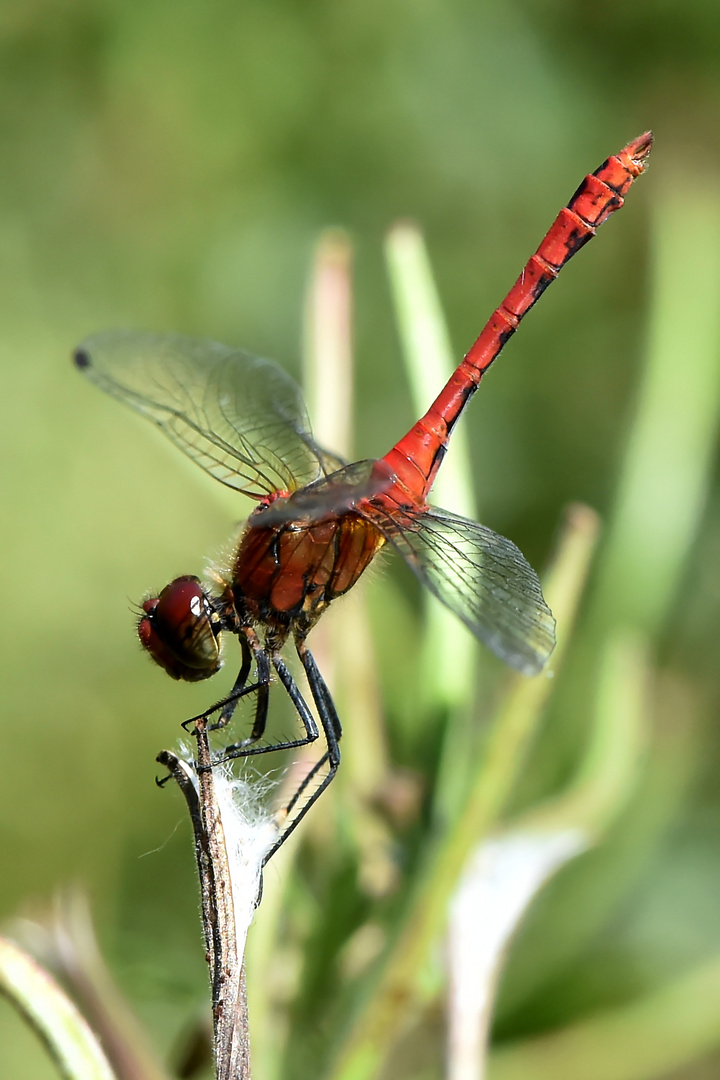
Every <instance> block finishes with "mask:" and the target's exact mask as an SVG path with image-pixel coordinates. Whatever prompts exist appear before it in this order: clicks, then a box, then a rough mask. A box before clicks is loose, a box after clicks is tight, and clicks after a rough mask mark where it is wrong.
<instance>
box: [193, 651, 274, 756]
mask: <svg viewBox="0 0 720 1080" xmlns="http://www.w3.org/2000/svg"><path fill="white" fill-rule="evenodd" d="M239 641H240V647H241V649H242V658H243V659H242V665H241V667H240V671H239V672H238V676H237V678H236V680H235V683H234V684H233V688H232V690H231V691H230V693H229V694H228V696H227V697H224V698H222V700H221V701H218V702H216V704H215V705H213V706H211V707H210V708H209V709H206V710H205V711H204V712H202V713H199V714H198V715H197V716H191V717H190V719H189V720H184V721H183V724H182V726H183V727H184V728H185V729H186V730H187V729H188V728H189V727H190V726H191V725H192V724H194V723H195V722H196V721H197V720H204V719H207V717H208V716H212V714H213V713H215V712H220V716H219V717H218V719H217V721H216V722H215V723H214V724H211V725H210V726H209V728H208V730H209V731H217V730H218V729H219V728H224V727H226V726H227V725H228V724H229V723H230V721H231V720H232V717H233V714H234V712H235V709H236V708H237V705H238V702H239V701H240V699H241V698H243V697H246V696H247V695H248V694H254V693H257V704H256V707H255V720H254V722H253V726H252V731H251V732H250V735H249V737H248V738H247V739H245V740H244V741H243V742H242V743H237V746H243V745H250V744H251V743H254V742H257V740H258V739H261V738H262V736H263V735H264V733H265V725H266V724H267V715H268V704H269V694H270V664H269V663H268V658H267V654H266V652H265V650H264V649H262V648H261V647H260V645H259V644H258V645H257V647H255V648H253V649H252V650H251V647H250V645H249V644H248V642H247V641H246V640H245V638H244V637H240V638H239ZM253 656H254V658H255V662H256V664H257V676H258V679H257V682H254V683H251V684H250V685H249V686H248V685H246V683H247V678H248V675H249V674H250V668H251V666H252V661H253Z"/></svg>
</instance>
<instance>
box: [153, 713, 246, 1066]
mask: <svg viewBox="0 0 720 1080" xmlns="http://www.w3.org/2000/svg"><path fill="white" fill-rule="evenodd" d="M195 738H196V740H197V770H195V769H193V768H192V767H191V766H190V765H188V763H187V762H185V761H183V760H182V759H181V758H179V757H177V755H176V754H173V753H171V752H170V751H169V750H163V751H162V752H161V753H160V754H158V757H157V760H158V761H159V762H160V764H162V765H164V766H165V767H166V768H167V769H168V771H169V773H170V775H171V776H172V777H173V779H174V780H175V781H176V782H177V784H178V786H179V788H180V790H181V791H182V793H183V795H184V797H185V801H186V803H187V806H188V810H189V811H190V818H191V820H192V825H193V832H194V834H195V858H196V860H197V866H198V874H199V877H200V894H201V900H202V921H203V930H204V933H205V943H206V947H207V954H206V955H207V961H208V966H209V968H210V985H211V988H212V1016H213V1032H214V1042H215V1070H216V1077H217V1080H250V1040H249V1034H248V1013H247V995H246V990H245V970H244V966H243V962H242V957H241V956H238V949H237V936H236V931H235V912H234V907H233V892H232V883H231V879H230V868H229V864H228V856H227V848H226V845H225V833H224V830H223V825H222V817H221V814H220V808H219V805H218V800H217V794H216V791H215V780H214V776H213V770H212V760H211V756H210V746H209V743H208V737H207V730H206V723H205V721H204V720H199V721H197V723H196V726H195Z"/></svg>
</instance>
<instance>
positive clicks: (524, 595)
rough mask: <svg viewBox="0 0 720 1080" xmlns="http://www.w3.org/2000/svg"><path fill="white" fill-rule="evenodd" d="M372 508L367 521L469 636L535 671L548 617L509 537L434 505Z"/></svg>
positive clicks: (551, 640) (547, 646)
mask: <svg viewBox="0 0 720 1080" xmlns="http://www.w3.org/2000/svg"><path fill="white" fill-rule="evenodd" d="M379 502H382V500H379ZM376 506H377V504H376ZM398 509H399V508H398ZM375 510H376V507H373V515H372V520H373V522H374V523H375V525H376V526H377V527H378V528H379V529H380V531H381V532H382V533H383V535H384V536H385V537H386V538H387V539H388V540H389V541H390V543H391V544H392V545H393V546H394V547H395V548H396V549H397V551H399V552H400V554H401V555H402V557H403V558H404V559H405V561H406V563H407V564H408V566H409V567H410V569H411V570H412V571H413V572H414V573H415V575H416V576H417V577H418V578H419V579H420V581H421V582H422V583H423V585H426V586H427V587H428V589H430V591H431V592H433V593H434V594H435V596H437V598H438V599H439V600H442V602H443V603H444V604H446V605H447V607H449V608H450V610H451V611H453V612H455V614H456V615H458V616H459V617H460V618H461V619H462V621H463V622H464V623H465V625H466V626H468V627H469V628H470V630H472V632H473V633H474V634H475V636H476V637H478V638H479V639H480V640H481V641H482V642H484V644H485V645H487V646H488V648H489V649H491V650H492V652H494V653H495V655H496V656H498V657H499V658H500V659H501V660H504V661H505V663H506V664H509V665H510V666H511V667H513V668H515V669H516V670H518V671H522V672H524V673H525V674H526V675H535V674H537V673H538V672H539V671H541V670H542V668H543V666H544V665H545V663H546V661H547V659H548V657H549V656H550V653H551V652H552V651H553V649H554V647H555V620H554V618H553V616H552V612H551V611H550V608H549V607H548V606H547V604H546V603H545V600H544V598H543V595H542V590H541V588H540V582H539V580H538V576H537V574H536V573H535V571H534V570H533V568H532V567H531V566H530V564H529V563H528V561H527V559H526V558H525V556H524V555H523V554H522V552H521V551H520V550H519V549H518V548H517V547H516V546H515V544H513V543H512V541H510V540H506V539H505V537H504V536H499V535H498V534H497V533H494V532H493V531H492V529H487V528H485V526H484V525H478V524H476V523H475V522H474V521H468V520H467V519H466V518H462V517H458V516H457V515H456V514H451V513H449V512H448V511H447V510H438V509H436V508H435V507H428V508H427V509H426V510H424V511H419V512H417V513H409V512H407V511H401V512H400V513H399V514H395V513H393V512H392V511H390V512H388V511H383V510H381V511H380V516H379V517H376V516H375ZM368 516H370V515H368Z"/></svg>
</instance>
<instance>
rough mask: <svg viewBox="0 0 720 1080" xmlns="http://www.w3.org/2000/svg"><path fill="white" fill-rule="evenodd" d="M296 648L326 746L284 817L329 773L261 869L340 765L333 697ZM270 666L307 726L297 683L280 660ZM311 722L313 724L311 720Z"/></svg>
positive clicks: (306, 655) (301, 645) (312, 662)
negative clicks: (322, 771) (319, 774)
mask: <svg viewBox="0 0 720 1080" xmlns="http://www.w3.org/2000/svg"><path fill="white" fill-rule="evenodd" d="M296 644H297V651H298V656H299V657H300V660H301V662H302V665H303V667H304V669H305V674H306V675H307V680H308V685H309V687H310V692H311V694H312V697H313V701H314V702H315V707H316V709H317V713H318V716H319V718H320V723H321V724H322V729H323V734H324V735H325V742H326V744H327V750H326V751H325V753H324V754H323V755H322V757H321V758H320V759H319V761H317V762H316V763H315V764H314V765H313V767H312V769H311V770H310V772H309V773H308V774H307V776H306V777H305V778H304V779H303V781H302V783H301V784H300V787H299V788H298V790H297V791H296V792H295V794H294V795H293V797H292V799H291V800H290V802H289V803H288V804H287V806H286V807H285V813H286V814H288V815H289V814H290V813H291V812H292V811H293V810H294V808H295V807H296V806H297V805H298V802H299V801H300V799H301V798H302V796H303V794H304V793H305V792H306V791H307V790H308V788H309V786H310V784H311V783H312V782H313V780H314V779H315V778H316V777H317V775H318V773H319V772H320V771H321V770H322V769H323V768H324V767H325V766H326V765H327V766H328V771H327V773H326V775H325V776H324V777H323V778H322V780H321V782H320V783H319V784H318V786H317V787H316V788H314V790H313V791H312V792H311V793H310V795H309V797H308V799H307V801H306V802H305V803H304V804H303V806H301V807H300V810H299V812H298V814H297V815H296V816H295V817H294V818H293V820H292V821H291V822H290V824H289V825H288V826H287V827H286V828H285V830H284V832H283V833H282V835H281V836H280V837H279V838H278V839H277V840H276V842H275V843H274V844H273V846H272V847H271V848H270V851H269V852H268V853H267V855H266V856H265V858H264V859H263V866H264V865H265V864H266V863H267V862H268V860H269V859H271V858H272V856H273V855H274V854H275V852H276V851H277V850H278V848H279V847H280V846H281V845H282V844H284V843H285V841H286V840H287V838H288V836H289V835H290V833H291V832H293V831H294V829H296V828H297V826H298V825H299V823H300V822H301V821H302V819H303V818H304V817H305V815H306V814H307V812H308V810H309V809H310V807H311V806H312V805H313V804H314V803H315V802H317V800H318V799H319V798H320V796H321V795H322V793H323V791H324V790H325V788H326V787H327V786H328V785H329V784H330V782H331V780H332V779H333V777H334V776H335V773H336V772H337V770H338V765H339V764H340V746H339V742H340V737H341V735H342V728H341V726H340V720H339V718H338V714H337V710H336V709H335V704H334V702H333V700H332V697H331V696H330V691H329V690H328V687H327V684H326V682H325V680H324V679H323V677H322V675H321V674H320V670H319V668H318V666H317V664H316V663H315V659H314V657H313V655H312V653H311V652H310V651H309V650H308V649H307V648H306V646H305V643H304V642H303V641H298V642H297V643H296ZM273 665H274V667H275V670H276V671H277V673H278V675H279V676H280V679H281V680H282V682H283V685H284V686H285V689H286V690H287V692H288V695H289V697H290V699H291V701H292V703H293V705H294V706H295V708H296V709H297V710H298V714H299V716H300V718H301V719H302V721H303V723H304V724H306V718H307V719H309V720H312V714H311V713H310V710H309V709H308V706H307V703H306V701H305V699H304V698H303V696H302V694H301V693H300V690H299V688H298V685H297V683H296V682H295V680H294V679H293V677H292V675H291V674H290V672H289V671H288V669H287V668H286V666H285V664H284V663H283V661H282V660H281V659H280V657H279V656H278V657H273ZM312 722H313V724H314V720H313V721H312ZM306 729H307V724H306ZM315 731H316V737H317V727H316V728H315ZM308 741H309V740H308Z"/></svg>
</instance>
